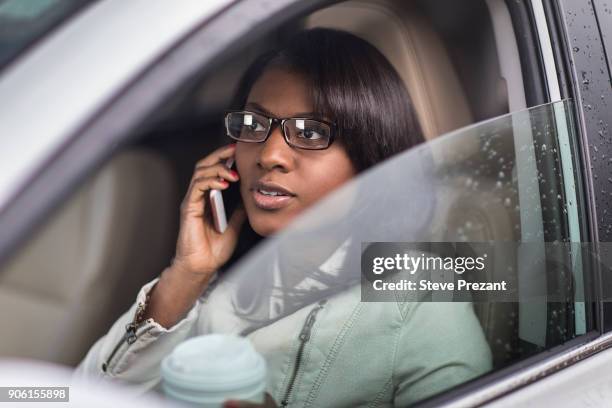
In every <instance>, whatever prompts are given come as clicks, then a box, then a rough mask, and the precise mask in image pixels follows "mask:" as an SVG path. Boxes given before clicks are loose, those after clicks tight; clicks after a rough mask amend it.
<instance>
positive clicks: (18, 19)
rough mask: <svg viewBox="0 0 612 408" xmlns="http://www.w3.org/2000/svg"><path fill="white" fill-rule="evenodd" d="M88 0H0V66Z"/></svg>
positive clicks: (87, 2)
mask: <svg viewBox="0 0 612 408" xmlns="http://www.w3.org/2000/svg"><path fill="white" fill-rule="evenodd" d="M91 3H92V2H91V1H89V0H36V1H23V0H1V1H0V69H1V68H3V67H4V66H5V65H6V64H7V63H8V62H10V61H11V60H12V59H13V58H15V57H16V56H17V55H18V54H19V53H21V52H22V51H23V50H24V49H25V48H27V47H28V46H30V45H31V44H32V43H33V42H35V41H37V40H38V39H39V38H41V37H42V36H44V35H45V33H46V32H47V31H49V30H50V29H52V28H54V27H56V26H58V25H59V24H61V23H62V22H63V21H64V20H65V19H66V18H68V17H70V16H71V15H72V14H73V13H75V12H76V11H78V10H79V9H81V8H82V7H84V6H85V5H87V4H91Z"/></svg>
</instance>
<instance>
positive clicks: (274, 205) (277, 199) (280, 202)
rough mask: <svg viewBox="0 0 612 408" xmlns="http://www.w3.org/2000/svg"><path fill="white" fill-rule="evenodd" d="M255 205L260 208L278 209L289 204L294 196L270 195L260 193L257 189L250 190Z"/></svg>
mask: <svg viewBox="0 0 612 408" xmlns="http://www.w3.org/2000/svg"><path fill="white" fill-rule="evenodd" d="M251 193H252V194H253V200H254V201H255V206H257V207H258V208H260V209H262V210H278V209H280V208H283V207H286V206H287V205H289V203H290V202H291V200H292V199H293V197H294V196H291V195H277V196H270V195H265V194H263V193H260V192H259V191H258V190H252V191H251Z"/></svg>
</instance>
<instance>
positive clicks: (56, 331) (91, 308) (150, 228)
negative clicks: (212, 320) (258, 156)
mask: <svg viewBox="0 0 612 408" xmlns="http://www.w3.org/2000/svg"><path fill="white" fill-rule="evenodd" d="M177 208H178V198H177V191H176V187H175V181H174V179H173V173H172V171H171V168H170V167H169V164H168V163H166V162H165V161H164V160H163V159H162V158H161V157H160V156H159V155H157V154H154V153H152V152H148V151H145V150H133V151H126V152H123V153H120V154H119V155H117V156H115V157H114V158H113V159H112V160H111V161H110V162H109V163H107V164H106V166H105V167H104V168H103V169H102V170H100V171H99V172H98V173H97V174H95V175H94V177H93V178H92V179H90V180H88V181H87V182H86V183H85V184H84V185H83V187H82V188H81V189H80V190H79V191H78V192H77V193H76V194H75V195H74V196H73V197H71V198H70V199H69V200H68V201H67V202H66V203H65V204H64V205H63V206H62V207H61V208H60V209H59V211H58V212H56V213H54V214H52V215H51V216H50V217H49V219H50V220H51V221H50V223H48V224H46V225H43V226H42V228H41V229H40V230H39V231H37V232H36V233H35V234H34V235H35V237H34V239H33V240H31V241H30V242H28V243H27V244H26V245H25V247H24V248H23V250H21V251H20V252H19V253H18V254H17V256H16V257H15V258H14V259H12V260H11V261H10V262H9V264H8V265H6V267H5V268H4V270H2V271H0V326H1V327H2V339H1V341H0V355H2V356H17V357H27V358H36V359H42V360H47V361H52V362H56V363H63V364H68V365H76V364H77V363H78V362H79V361H80V360H81V358H82V357H83V356H84V354H85V353H86V351H87V350H88V348H89V347H90V346H91V344H93V342H94V341H95V340H97V339H98V338H99V337H100V336H102V335H103V334H104V333H105V332H106V331H107V330H108V328H109V326H110V324H112V322H113V321H114V320H115V319H116V318H117V317H118V316H119V315H120V314H121V313H123V312H124V311H125V310H126V309H127V308H128V307H129V306H130V305H131V304H132V302H133V299H134V296H135V294H136V293H137V291H138V288H139V287H140V286H141V285H142V284H144V283H145V282H146V281H148V280H150V279H152V278H153V277H155V276H156V275H157V274H159V273H160V271H161V270H162V268H163V267H164V266H165V265H167V263H168V262H169V260H170V257H171V256H172V254H170V253H168V250H169V249H172V248H173V241H174V240H175V238H176V233H175V231H173V229H174V228H175V225H176V220H175V218H174V217H175V216H178V214H177Z"/></svg>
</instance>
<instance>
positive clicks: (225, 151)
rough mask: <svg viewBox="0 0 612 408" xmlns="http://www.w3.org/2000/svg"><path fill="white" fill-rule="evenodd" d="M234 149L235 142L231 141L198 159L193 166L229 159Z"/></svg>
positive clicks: (209, 164) (207, 164) (210, 164)
mask: <svg viewBox="0 0 612 408" xmlns="http://www.w3.org/2000/svg"><path fill="white" fill-rule="evenodd" d="M235 150H236V143H232V144H229V145H226V146H223V147H220V148H218V149H217V150H215V151H213V152H212V153H211V154H209V155H208V156H206V157H205V158H203V159H201V160H199V161H198V162H197V163H196V165H195V167H196V169H197V168H198V167H202V166H212V165H213V164H217V163H219V162H220V161H221V160H224V159H229V158H230V157H232V156H233V155H234V151H235Z"/></svg>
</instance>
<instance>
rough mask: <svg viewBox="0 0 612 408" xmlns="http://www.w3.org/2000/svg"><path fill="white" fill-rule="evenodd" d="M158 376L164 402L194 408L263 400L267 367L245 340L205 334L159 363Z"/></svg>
mask: <svg viewBox="0 0 612 408" xmlns="http://www.w3.org/2000/svg"><path fill="white" fill-rule="evenodd" d="M161 375H162V390H163V391H164V394H165V396H166V398H168V399H172V400H176V401H180V402H183V403H187V404H190V405H193V406H197V407H205V408H217V407H222V406H223V402H224V401H226V400H228V399H232V400H243V401H248V402H252V403H256V404H262V403H263V402H264V399H265V386H266V363H265V360H264V358H263V357H262V356H261V355H260V354H259V353H258V352H257V351H256V350H255V348H254V347H253V345H252V344H251V342H250V341H249V340H248V339H247V338H245V337H240V336H236V335H228V334H208V335H204V336H197V337H193V338H191V339H189V340H186V341H184V342H183V343H181V344H179V345H178V346H176V347H175V348H174V350H173V351H172V353H170V354H169V355H168V356H166V357H165V358H164V359H163V360H162V363H161Z"/></svg>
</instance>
